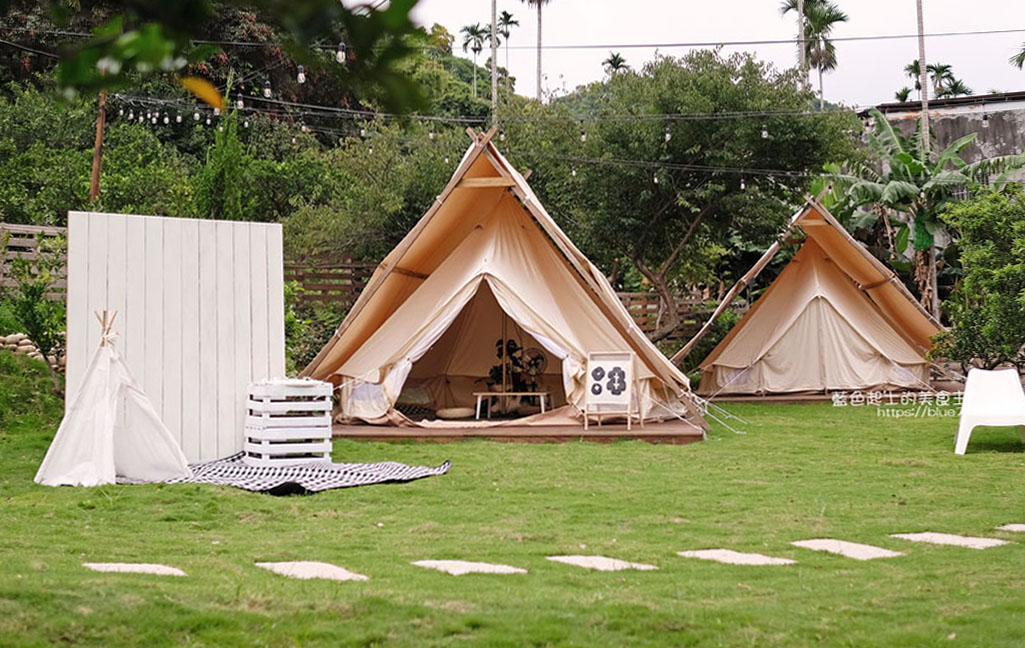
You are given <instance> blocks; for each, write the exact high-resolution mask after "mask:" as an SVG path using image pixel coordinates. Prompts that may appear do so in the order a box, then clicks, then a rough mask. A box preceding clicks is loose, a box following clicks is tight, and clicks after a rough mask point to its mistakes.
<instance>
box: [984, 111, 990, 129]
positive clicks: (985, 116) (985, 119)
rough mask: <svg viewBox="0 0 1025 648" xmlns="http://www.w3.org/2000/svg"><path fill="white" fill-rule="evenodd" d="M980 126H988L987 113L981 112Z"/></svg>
mask: <svg viewBox="0 0 1025 648" xmlns="http://www.w3.org/2000/svg"><path fill="white" fill-rule="evenodd" d="M982 127H983V128H989V113H983V114H982Z"/></svg>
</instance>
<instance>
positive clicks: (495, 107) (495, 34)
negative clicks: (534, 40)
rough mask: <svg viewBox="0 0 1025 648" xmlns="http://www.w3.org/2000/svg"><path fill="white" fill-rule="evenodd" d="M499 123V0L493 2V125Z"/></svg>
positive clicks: (492, 0)
mask: <svg viewBox="0 0 1025 648" xmlns="http://www.w3.org/2000/svg"><path fill="white" fill-rule="evenodd" d="M497 123H498V0H491V125H492V126H494V125H495V124H497Z"/></svg>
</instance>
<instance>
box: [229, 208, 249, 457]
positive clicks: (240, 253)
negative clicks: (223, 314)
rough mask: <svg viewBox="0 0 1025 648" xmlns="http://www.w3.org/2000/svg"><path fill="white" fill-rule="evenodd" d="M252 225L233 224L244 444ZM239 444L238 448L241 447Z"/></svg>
mask: <svg viewBox="0 0 1025 648" xmlns="http://www.w3.org/2000/svg"><path fill="white" fill-rule="evenodd" d="M251 227H253V225H251V224H249V223H235V224H234V226H233V227H232V236H233V238H234V251H235V256H234V266H233V268H232V272H233V274H234V289H233V292H234V294H235V325H234V335H235V384H236V399H235V400H236V403H237V405H236V406H235V430H237V435H236V438H237V439H239V442H240V444H241V439H242V430H244V429H245V414H246V407H245V401H246V391H247V389H248V387H249V383H250V382H251V380H252V375H253V364H252V344H253V340H252V337H253V336H252V332H253V314H252V311H251V309H250V291H251V290H252V279H251V274H250V271H249V265H250V263H251V261H250V253H249V229H250V228H251ZM241 449H242V448H241V445H239V447H238V450H241Z"/></svg>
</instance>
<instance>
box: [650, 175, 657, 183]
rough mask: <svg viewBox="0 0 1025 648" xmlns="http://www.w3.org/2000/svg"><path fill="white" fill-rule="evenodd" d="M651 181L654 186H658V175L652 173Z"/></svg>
mask: <svg viewBox="0 0 1025 648" xmlns="http://www.w3.org/2000/svg"><path fill="white" fill-rule="evenodd" d="M651 180H652V181H653V182H654V183H655V184H658V173H653V174H651Z"/></svg>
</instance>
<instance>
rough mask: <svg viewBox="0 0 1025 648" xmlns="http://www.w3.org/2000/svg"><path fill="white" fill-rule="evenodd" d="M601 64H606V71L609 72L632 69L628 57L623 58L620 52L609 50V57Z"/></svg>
mask: <svg viewBox="0 0 1025 648" xmlns="http://www.w3.org/2000/svg"><path fill="white" fill-rule="evenodd" d="M601 64H602V66H604V68H605V72H607V73H608V74H615V73H617V72H622V71H623V70H629V69H630V66H629V64H627V62H626V59H625V58H623V57H622V56H621V55H620V54H619V52H609V56H608V58H606V59H605V60H604V61H602V62H601Z"/></svg>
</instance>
